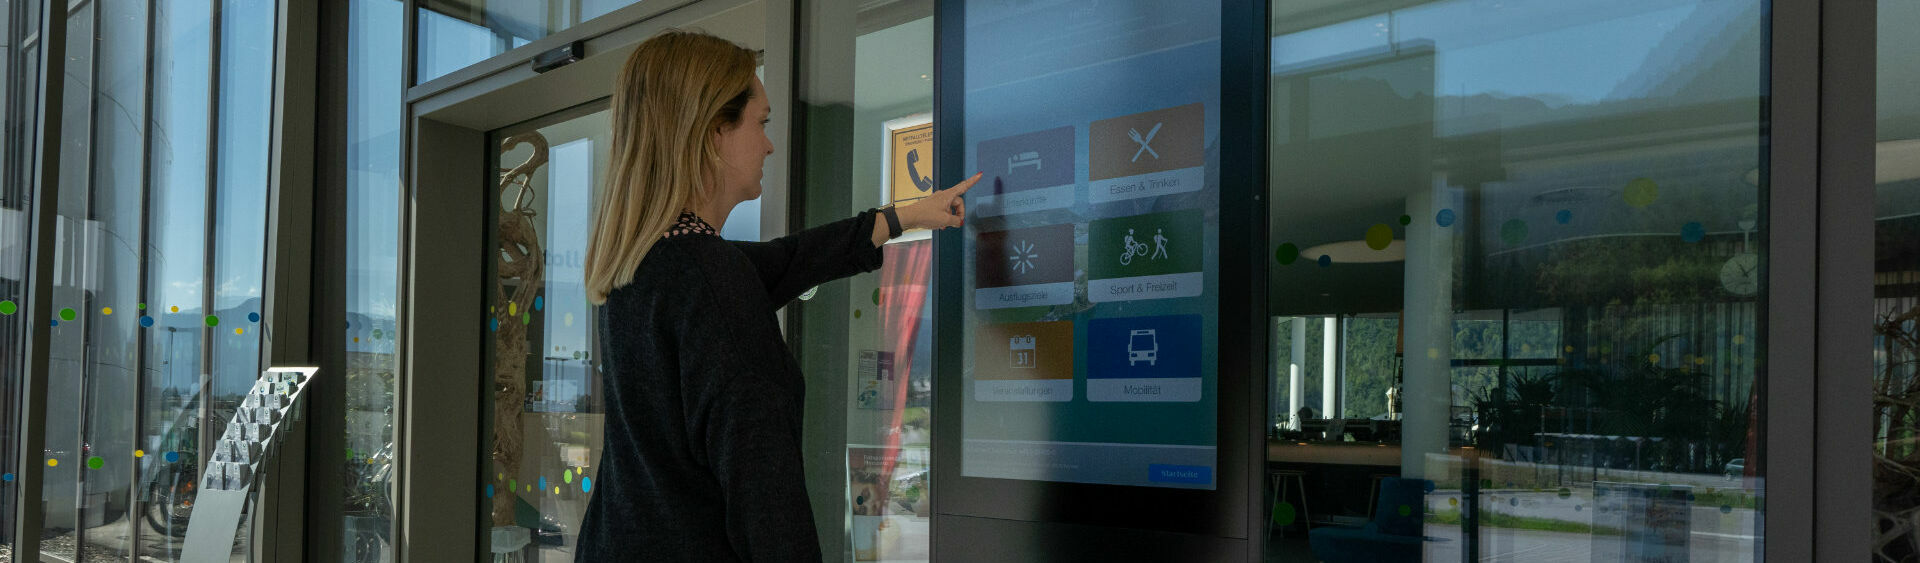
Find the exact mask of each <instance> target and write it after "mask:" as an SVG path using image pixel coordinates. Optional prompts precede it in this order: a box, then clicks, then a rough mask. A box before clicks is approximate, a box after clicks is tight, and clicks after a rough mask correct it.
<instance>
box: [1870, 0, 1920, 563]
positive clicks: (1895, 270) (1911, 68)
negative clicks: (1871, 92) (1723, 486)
mask: <svg viewBox="0 0 1920 563" xmlns="http://www.w3.org/2000/svg"><path fill="white" fill-rule="evenodd" d="M1878 8H1879V14H1878V15H1879V22H1878V31H1879V36H1878V45H1877V49H1876V52H1875V53H1874V55H1875V57H1876V58H1875V68H1876V70H1877V71H1878V72H1877V76H1878V84H1877V88H1876V89H1875V93H1876V101H1877V105H1876V109H1877V111H1876V112H1875V122H1876V127H1875V130H1876V134H1875V136H1874V141H1875V142H1874V154H1875V156H1876V159H1875V162H1874V186H1875V189H1874V215H1873V216H1874V229H1873V236H1874V241H1873V242H1874V245H1873V248H1874V257H1873V258H1874V260H1873V339H1874V340H1873V409H1874V410H1873V413H1874V418H1873V454H1874V457H1873V460H1874V465H1873V506H1872V511H1873V512H1872V513H1873V542H1872V544H1871V545H1872V546H1873V551H1874V553H1873V555H1874V561H1915V560H1920V530H1916V529H1915V527H1914V525H1913V522H1914V521H1915V516H1916V515H1920V411H1916V410H1915V399H1920V369H1917V368H1920V98H1916V97H1915V96H1914V95H1913V92H1914V90H1915V89H1916V88H1920V40H1915V39H1914V37H1913V34H1912V32H1911V30H1912V29H1913V28H1914V26H1916V25H1920V2H1911V1H1900V0H1881V1H1880V2H1879V3H1878Z"/></svg>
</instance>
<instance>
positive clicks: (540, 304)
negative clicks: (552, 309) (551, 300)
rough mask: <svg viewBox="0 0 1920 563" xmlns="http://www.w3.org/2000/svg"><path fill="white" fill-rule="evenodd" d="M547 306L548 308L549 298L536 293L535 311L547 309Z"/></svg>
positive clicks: (534, 300)
mask: <svg viewBox="0 0 1920 563" xmlns="http://www.w3.org/2000/svg"><path fill="white" fill-rule="evenodd" d="M546 308H547V298H546V297H544V296H537V295H536V296H534V298H533V310H535V311H539V310H542V309H546Z"/></svg>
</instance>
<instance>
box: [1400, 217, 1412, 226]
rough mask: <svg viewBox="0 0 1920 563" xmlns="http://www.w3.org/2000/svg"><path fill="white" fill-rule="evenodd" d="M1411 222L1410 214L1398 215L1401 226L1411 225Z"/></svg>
mask: <svg viewBox="0 0 1920 563" xmlns="http://www.w3.org/2000/svg"><path fill="white" fill-rule="evenodd" d="M1412 224H1413V216H1412V215H1401V216H1400V226H1402V227H1404V226H1407V225H1412Z"/></svg>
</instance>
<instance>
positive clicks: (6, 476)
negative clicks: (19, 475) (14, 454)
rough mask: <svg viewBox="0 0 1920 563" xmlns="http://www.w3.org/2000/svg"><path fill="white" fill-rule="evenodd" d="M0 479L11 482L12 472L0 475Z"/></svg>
mask: <svg viewBox="0 0 1920 563" xmlns="http://www.w3.org/2000/svg"><path fill="white" fill-rule="evenodd" d="M0 481H6V482H8V483H12V482H13V474H12V473H8V474H6V475H0Z"/></svg>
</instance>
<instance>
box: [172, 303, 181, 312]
mask: <svg viewBox="0 0 1920 563" xmlns="http://www.w3.org/2000/svg"><path fill="white" fill-rule="evenodd" d="M172 312H175V313H178V312H180V306H179V305H174V306H173V311H172Z"/></svg>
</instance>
